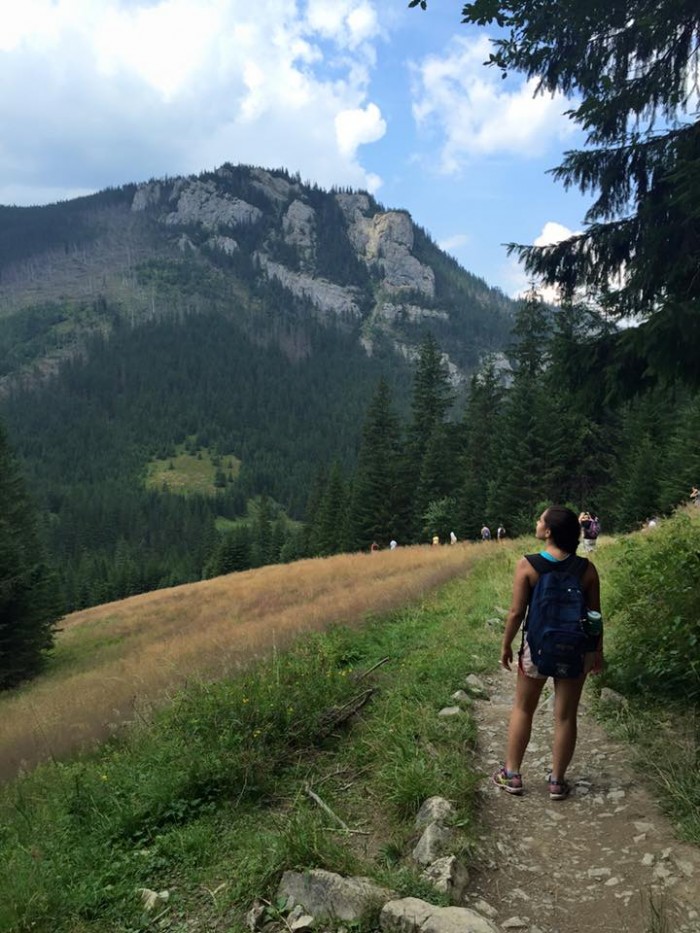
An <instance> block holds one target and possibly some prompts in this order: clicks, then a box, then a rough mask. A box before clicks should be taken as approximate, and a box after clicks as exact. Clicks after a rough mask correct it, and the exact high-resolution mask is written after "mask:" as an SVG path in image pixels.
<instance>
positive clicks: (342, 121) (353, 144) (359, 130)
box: [335, 104, 386, 158]
mask: <svg viewBox="0 0 700 933" xmlns="http://www.w3.org/2000/svg"><path fill="white" fill-rule="evenodd" d="M335 132H336V136H337V138H338V148H339V149H340V151H341V153H342V154H343V155H346V156H350V157H351V158H352V157H353V156H354V155H355V152H356V151H357V147H358V146H361V145H363V144H364V143H374V142H376V141H377V140H378V139H381V138H382V136H383V135H384V133H385V132H386V123H385V122H384V120H383V119H382V114H381V111H380V109H379V107H377V105H376V104H368V105H367V106H366V107H365V108H364V110H363V109H362V108H361V107H358V108H355V109H354V110H341V112H340V113H339V114H337V115H336V118H335Z"/></svg>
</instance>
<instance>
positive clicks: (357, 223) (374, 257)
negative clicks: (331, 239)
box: [337, 194, 435, 298]
mask: <svg viewBox="0 0 700 933" xmlns="http://www.w3.org/2000/svg"><path fill="white" fill-rule="evenodd" d="M337 199H338V203H339V204H340V206H341V208H342V210H343V213H344V214H345V217H346V219H347V221H348V234H349V236H350V241H351V242H352V244H353V245H354V247H355V249H356V250H357V252H358V254H359V255H361V256H362V258H363V259H364V260H365V262H367V263H368V265H373V266H375V267H377V268H379V269H381V271H382V273H383V276H384V286H385V288H387V289H388V290H390V291H400V290H402V289H405V290H409V289H410V290H413V291H418V292H421V293H422V294H424V295H426V296H427V297H428V298H433V297H434V295H435V274H434V272H433V270H432V269H431V268H430V266H426V265H423V263H421V262H419V261H418V260H417V259H416V258H415V256H413V255H412V250H413V241H414V236H413V222H412V221H411V217H410V215H409V214H407V213H406V212H405V211H386V212H383V213H375V214H371V205H370V201H369V198H368V197H367V195H364V194H339V195H337Z"/></svg>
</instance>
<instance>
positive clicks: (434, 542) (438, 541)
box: [433, 535, 440, 547]
mask: <svg viewBox="0 0 700 933" xmlns="http://www.w3.org/2000/svg"><path fill="white" fill-rule="evenodd" d="M439 543H440V538H439V537H438V535H433V547H435V546H436V545H437V544H439Z"/></svg>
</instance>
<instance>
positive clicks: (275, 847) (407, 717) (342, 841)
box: [0, 561, 510, 933]
mask: <svg viewBox="0 0 700 933" xmlns="http://www.w3.org/2000/svg"><path fill="white" fill-rule="evenodd" d="M501 562H502V563H503V567H502V568H501V570H500V571H498V572H502V573H504V574H505V575H509V573H510V571H509V569H508V568H507V562H506V561H501ZM487 563H489V562H487V561H483V562H481V563H478V564H477V566H476V568H475V571H474V573H473V575H472V576H470V579H469V581H468V582H466V581H459V582H457V583H455V584H452V585H450V586H448V587H446V588H444V589H443V590H442V591H441V592H440V593H439V594H438V595H436V596H435V597H433V598H431V599H427V600H426V601H425V602H424V603H422V604H421V605H419V606H416V607H414V608H412V609H410V610H407V611H403V612H399V613H397V614H395V615H393V616H391V617H389V618H382V619H374V620H369V621H368V622H367V623H366V625H365V626H364V628H363V629H362V630H361V631H351V630H348V629H340V628H339V629H337V630H334V631H332V632H329V633H327V634H325V635H323V636H314V637H311V638H307V639H305V640H304V641H303V642H302V643H300V644H299V645H298V647H297V648H296V649H295V650H293V651H291V652H289V653H286V654H284V655H280V656H277V657H276V658H275V659H274V661H272V662H270V663H267V664H264V665H261V666H260V667H258V668H257V669H256V670H255V671H251V672H249V673H248V674H247V675H245V676H244V677H242V678H241V679H239V680H237V681H229V682H225V683H218V684H196V685H192V686H191V687H190V689H189V690H188V691H187V692H186V693H182V694H180V695H178V696H177V697H175V698H174V699H173V703H172V705H171V706H170V708H169V709H168V710H167V711H165V712H164V713H162V714H161V715H160V716H159V717H158V718H157V719H156V721H155V722H154V724H153V725H152V726H150V727H146V726H137V727H135V728H134V729H133V731H132V733H131V734H130V736H129V738H128V739H127V740H125V741H124V740H123V741H121V742H119V743H117V742H115V743H113V744H111V745H107V746H104V747H103V749H102V750H101V751H100V753H99V754H97V755H95V756H92V757H85V758H82V759H81V760H79V761H74V762H67V763H56V764H53V765H50V766H43V767H41V768H39V769H38V770H37V771H36V772H35V773H34V774H32V775H29V776H27V777H26V778H24V779H22V780H20V781H18V782H16V783H15V784H14V785H12V786H9V787H8V788H6V789H5V790H4V792H3V794H2V797H1V798H0V862H2V864H3V866H4V867H5V870H4V871H3V873H2V878H0V929H3V930H13V931H24V930H29V929H32V930H34V931H42V930H45V931H48V930H51V931H55V933H60V931H69V930H70V931H86V933H87V931H97V930H99V931H101V933H106V931H131V930H140V929H145V928H146V927H147V926H148V924H149V922H150V920H149V918H148V917H145V916H144V915H143V912H142V909H141V906H140V901H139V898H138V896H137V895H136V893H135V892H136V890H137V889H138V888H151V889H154V890H162V889H167V890H169V891H170V892H171V898H170V901H169V902H168V904H167V911H168V918H169V921H168V922H169V923H170V922H172V923H173V924H177V923H179V922H180V921H181V922H182V923H183V924H184V923H185V920H186V919H187V918H190V917H197V918H198V920H199V921H200V922H201V921H202V920H203V919H205V920H206V922H207V923H208V924H209V925H210V927H211V928H212V929H221V930H231V931H238V930H242V929H243V926H242V923H243V920H242V918H243V914H244V911H245V910H246V909H247V907H248V906H249V905H250V903H251V901H252V900H253V898H254V897H255V896H263V897H267V898H268V899H269V900H271V901H272V900H273V899H274V893H275V889H276V883H277V881H278V878H279V875H280V873H281V872H282V871H283V870H284V869H291V868H304V867H313V866H317V867H325V868H328V869H330V870H335V871H340V872H359V873H361V874H365V875H369V876H373V877H375V878H377V880H379V881H381V882H383V883H385V884H389V885H390V886H391V887H392V888H394V889H396V890H398V891H401V892H403V893H416V892H419V893H420V894H421V895H422V896H430V897H431V898H432V899H433V900H436V901H437V902H439V900H440V899H439V898H436V895H435V893H434V892H433V891H432V889H430V888H427V886H426V885H425V883H423V882H421V881H420V879H419V878H418V877H417V874H416V872H415V870H414V869H413V868H412V867H411V865H410V863H409V861H408V860H407V859H406V856H407V855H408V854H409V853H410V850H411V848H412V845H413V844H415V833H414V830H413V817H414V815H415V812H416V810H417V809H418V807H419V806H420V804H421V803H422V801H423V800H424V799H425V798H426V797H428V796H431V795H433V794H441V795H443V796H447V797H449V798H451V799H452V800H454V801H455V804H456V806H457V823H458V825H459V826H460V827H461V828H462V830H463V831H465V830H467V829H468V827H469V826H470V825H471V823H472V821H473V818H474V815H473V806H474V786H475V775H474V773H473V769H472V767H471V763H472V749H473V744H474V739H475V731H474V724H473V722H472V721H471V718H470V717H469V716H468V714H466V713H465V714H464V715H462V716H460V717H458V718H457V719H456V720H449V721H446V720H442V719H439V718H438V716H437V712H438V711H439V710H440V708H441V707H442V706H444V705H447V704H448V703H449V702H450V696H451V694H452V693H453V692H454V691H455V690H457V689H458V688H459V687H460V686H462V684H463V681H464V678H465V677H466V675H467V674H468V673H470V672H472V671H477V672H478V671H480V670H484V669H486V668H487V667H490V666H491V665H492V662H493V655H494V649H493V635H492V634H491V633H490V631H489V630H488V629H486V628H485V626H484V624H483V622H484V618H485V616H490V615H492V614H493V605H492V596H491V594H492V591H493V582H494V573H496V574H497V572H496V571H495V570H494V569H493V568H492V567H490V566H489V567H488V568H487V567H486V564H487ZM446 645H449V650H446ZM385 657H388V658H389V661H387V662H386V663H385V664H384V665H382V666H381V667H379V668H377V669H376V670H375V671H374V672H373V673H372V674H371V675H369V676H368V677H366V678H361V679H360V678H359V676H358V675H359V674H360V672H362V671H366V670H368V669H369V668H370V667H372V666H373V665H374V664H376V662H377V661H379V660H381V659H382V658H385ZM370 687H371V688H374V691H375V692H374V694H373V697H372V699H371V701H370V702H369V703H368V704H367V705H366V706H365V707H364V708H363V709H362V712H361V713H359V714H358V715H357V716H356V717H354V718H353V720H352V721H351V722H350V723H345V724H341V725H339V726H337V727H336V728H333V729H329V728H328V725H327V720H326V718H325V715H324V714H325V713H327V712H328V711H329V710H332V709H334V708H335V709H337V708H338V707H340V706H342V704H344V703H345V702H346V701H347V700H348V699H349V698H351V697H353V696H356V695H358V694H359V693H360V692H362V691H364V690H366V689H368V688H370ZM307 785H310V786H312V787H313V789H314V790H315V791H316V792H317V793H318V794H319V795H320V796H321V797H322V798H323V799H324V801H325V802H326V803H327V804H328V805H329V806H330V807H331V808H332V809H333V810H334V812H336V813H337V814H338V815H339V816H340V817H341V819H343V820H344V821H345V822H346V823H347V824H348V825H349V826H350V827H351V828H353V829H355V830H359V831H361V832H367V833H369V835H368V836H363V835H360V834H353V835H351V836H347V835H346V834H345V833H343V832H342V831H336V828H335V827H334V824H333V821H332V820H330V819H329V818H328V817H327V816H326V815H325V814H324V813H323V812H322V811H320V810H319V809H318V808H317V807H316V806H315V805H314V804H313V803H312V801H311V800H310V799H309V797H308V796H307V794H306V793H305V791H304V788H305V787H306V786H307ZM465 838H466V836H465ZM465 851H467V854H468V850H467V849H466V848H465ZM207 892H209V893H207ZM212 892H215V893H212ZM171 928H173V929H177V928H178V927H177V926H174V927H169V929H171ZM184 929H185V927H184V926H183V930H184Z"/></svg>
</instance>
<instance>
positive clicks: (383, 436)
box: [347, 379, 401, 550]
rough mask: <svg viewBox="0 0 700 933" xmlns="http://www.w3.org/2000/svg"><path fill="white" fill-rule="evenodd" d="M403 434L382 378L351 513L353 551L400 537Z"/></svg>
mask: <svg viewBox="0 0 700 933" xmlns="http://www.w3.org/2000/svg"><path fill="white" fill-rule="evenodd" d="M400 456H401V435H400V429H399V422H398V418H397V417H396V415H395V414H394V411H393V409H392V405H391V394H390V391H389V386H388V385H387V383H386V382H385V380H384V379H381V380H380V382H379V384H378V386H377V390H376V392H375V394H374V397H373V399H372V402H371V403H370V406H369V409H368V412H367V417H366V420H365V425H364V429H363V432H362V444H361V447H360V451H359V454H358V459H357V468H356V470H355V475H354V478H353V485H352V496H351V501H350V505H349V511H348V525H347V529H348V543H349V545H350V549H353V550H354V549H364V548H368V547H369V546H370V545H371V543H372V542H373V541H377V542H378V543H380V542H386V541H388V540H389V539H390V538H391V537H394V536H396V535H397V530H396V529H397V525H398V524H399V523H400V521H401V489H400V487H399V482H398V478H399V475H400V474H399V469H400Z"/></svg>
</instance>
